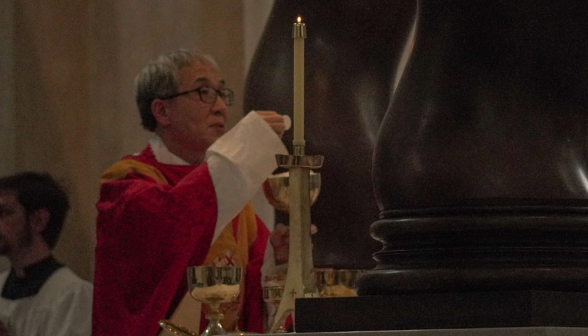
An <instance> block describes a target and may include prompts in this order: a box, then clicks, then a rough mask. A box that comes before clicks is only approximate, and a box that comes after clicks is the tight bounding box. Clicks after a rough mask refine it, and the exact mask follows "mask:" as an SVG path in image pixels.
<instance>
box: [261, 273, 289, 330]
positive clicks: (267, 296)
mask: <svg viewBox="0 0 588 336" xmlns="http://www.w3.org/2000/svg"><path fill="white" fill-rule="evenodd" d="M285 285H286V277H285V276H284V275H276V276H267V275H266V276H264V277H263V281H262V289H263V301H265V302H267V303H271V304H272V305H273V311H272V316H271V317H270V319H269V325H270V327H271V326H272V325H274V320H275V319H276V313H277V312H278V307H279V306H280V302H281V301H282V295H284V287H285ZM284 322H285V319H284V321H280V326H279V327H278V328H277V329H276V331H275V332H276V333H285V332H287V330H286V328H285V327H284Z"/></svg>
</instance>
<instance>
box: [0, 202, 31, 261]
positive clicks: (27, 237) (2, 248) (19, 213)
mask: <svg viewBox="0 0 588 336" xmlns="http://www.w3.org/2000/svg"><path fill="white" fill-rule="evenodd" d="M32 235H33V234H32V229H31V227H30V225H29V223H28V216H27V214H26V211H25V208H24V207H23V206H22V205H21V204H20V202H19V201H18V199H17V198H16V195H14V194H13V193H11V192H4V191H0V255H8V256H10V255H11V254H15V253H18V252H19V251H20V250H22V249H24V248H27V247H29V246H31V244H32Z"/></svg>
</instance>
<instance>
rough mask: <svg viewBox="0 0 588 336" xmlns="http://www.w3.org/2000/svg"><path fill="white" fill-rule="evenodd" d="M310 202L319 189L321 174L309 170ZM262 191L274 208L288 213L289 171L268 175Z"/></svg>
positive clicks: (313, 199) (311, 202)
mask: <svg viewBox="0 0 588 336" xmlns="http://www.w3.org/2000/svg"><path fill="white" fill-rule="evenodd" d="M309 182H310V204H311V205H312V204H314V202H316V199H317V198H318V195H319V193H320V191H321V174H320V173H315V172H313V171H311V172H310V180H309ZM263 193H264V194H265V197H266V198H267V200H268V202H269V203H270V204H271V205H272V206H273V207H274V208H276V209H278V210H280V211H283V212H286V213H288V211H289V210H290V184H289V172H286V173H282V174H276V175H272V176H270V177H269V178H268V179H267V181H266V182H265V183H264V184H263Z"/></svg>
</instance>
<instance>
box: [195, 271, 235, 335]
mask: <svg viewBox="0 0 588 336" xmlns="http://www.w3.org/2000/svg"><path fill="white" fill-rule="evenodd" d="M187 272H188V291H189V292H190V295H191V296H192V297H193V298H194V299H195V300H197V301H200V302H203V303H208V304H209V305H210V312H209V313H208V314H206V318H207V319H208V327H207V328H206V330H205V331H204V332H203V333H202V334H201V336H212V335H227V334H228V333H227V331H226V330H224V329H223V327H222V325H221V324H220V320H221V319H222V318H223V314H221V312H220V311H219V307H220V305H221V303H226V302H231V301H234V300H235V299H237V297H238V296H239V291H240V283H241V276H242V274H243V270H242V268H241V267H214V266H193V267H188V271H187ZM195 318H198V319H199V318H200V316H197V317H195Z"/></svg>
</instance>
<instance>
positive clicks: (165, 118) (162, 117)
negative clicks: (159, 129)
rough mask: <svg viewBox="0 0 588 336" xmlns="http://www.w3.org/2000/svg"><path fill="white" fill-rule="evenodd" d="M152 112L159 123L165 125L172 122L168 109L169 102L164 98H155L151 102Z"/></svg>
mask: <svg viewBox="0 0 588 336" xmlns="http://www.w3.org/2000/svg"><path fill="white" fill-rule="evenodd" d="M151 112H152V113H153V116H154V117H155V120H157V124H158V125H161V126H163V127H165V126H167V125H169V124H170V116H169V111H168V109H167V104H166V103H165V101H164V100H163V99H158V98H156V99H153V101H152V102H151Z"/></svg>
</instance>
